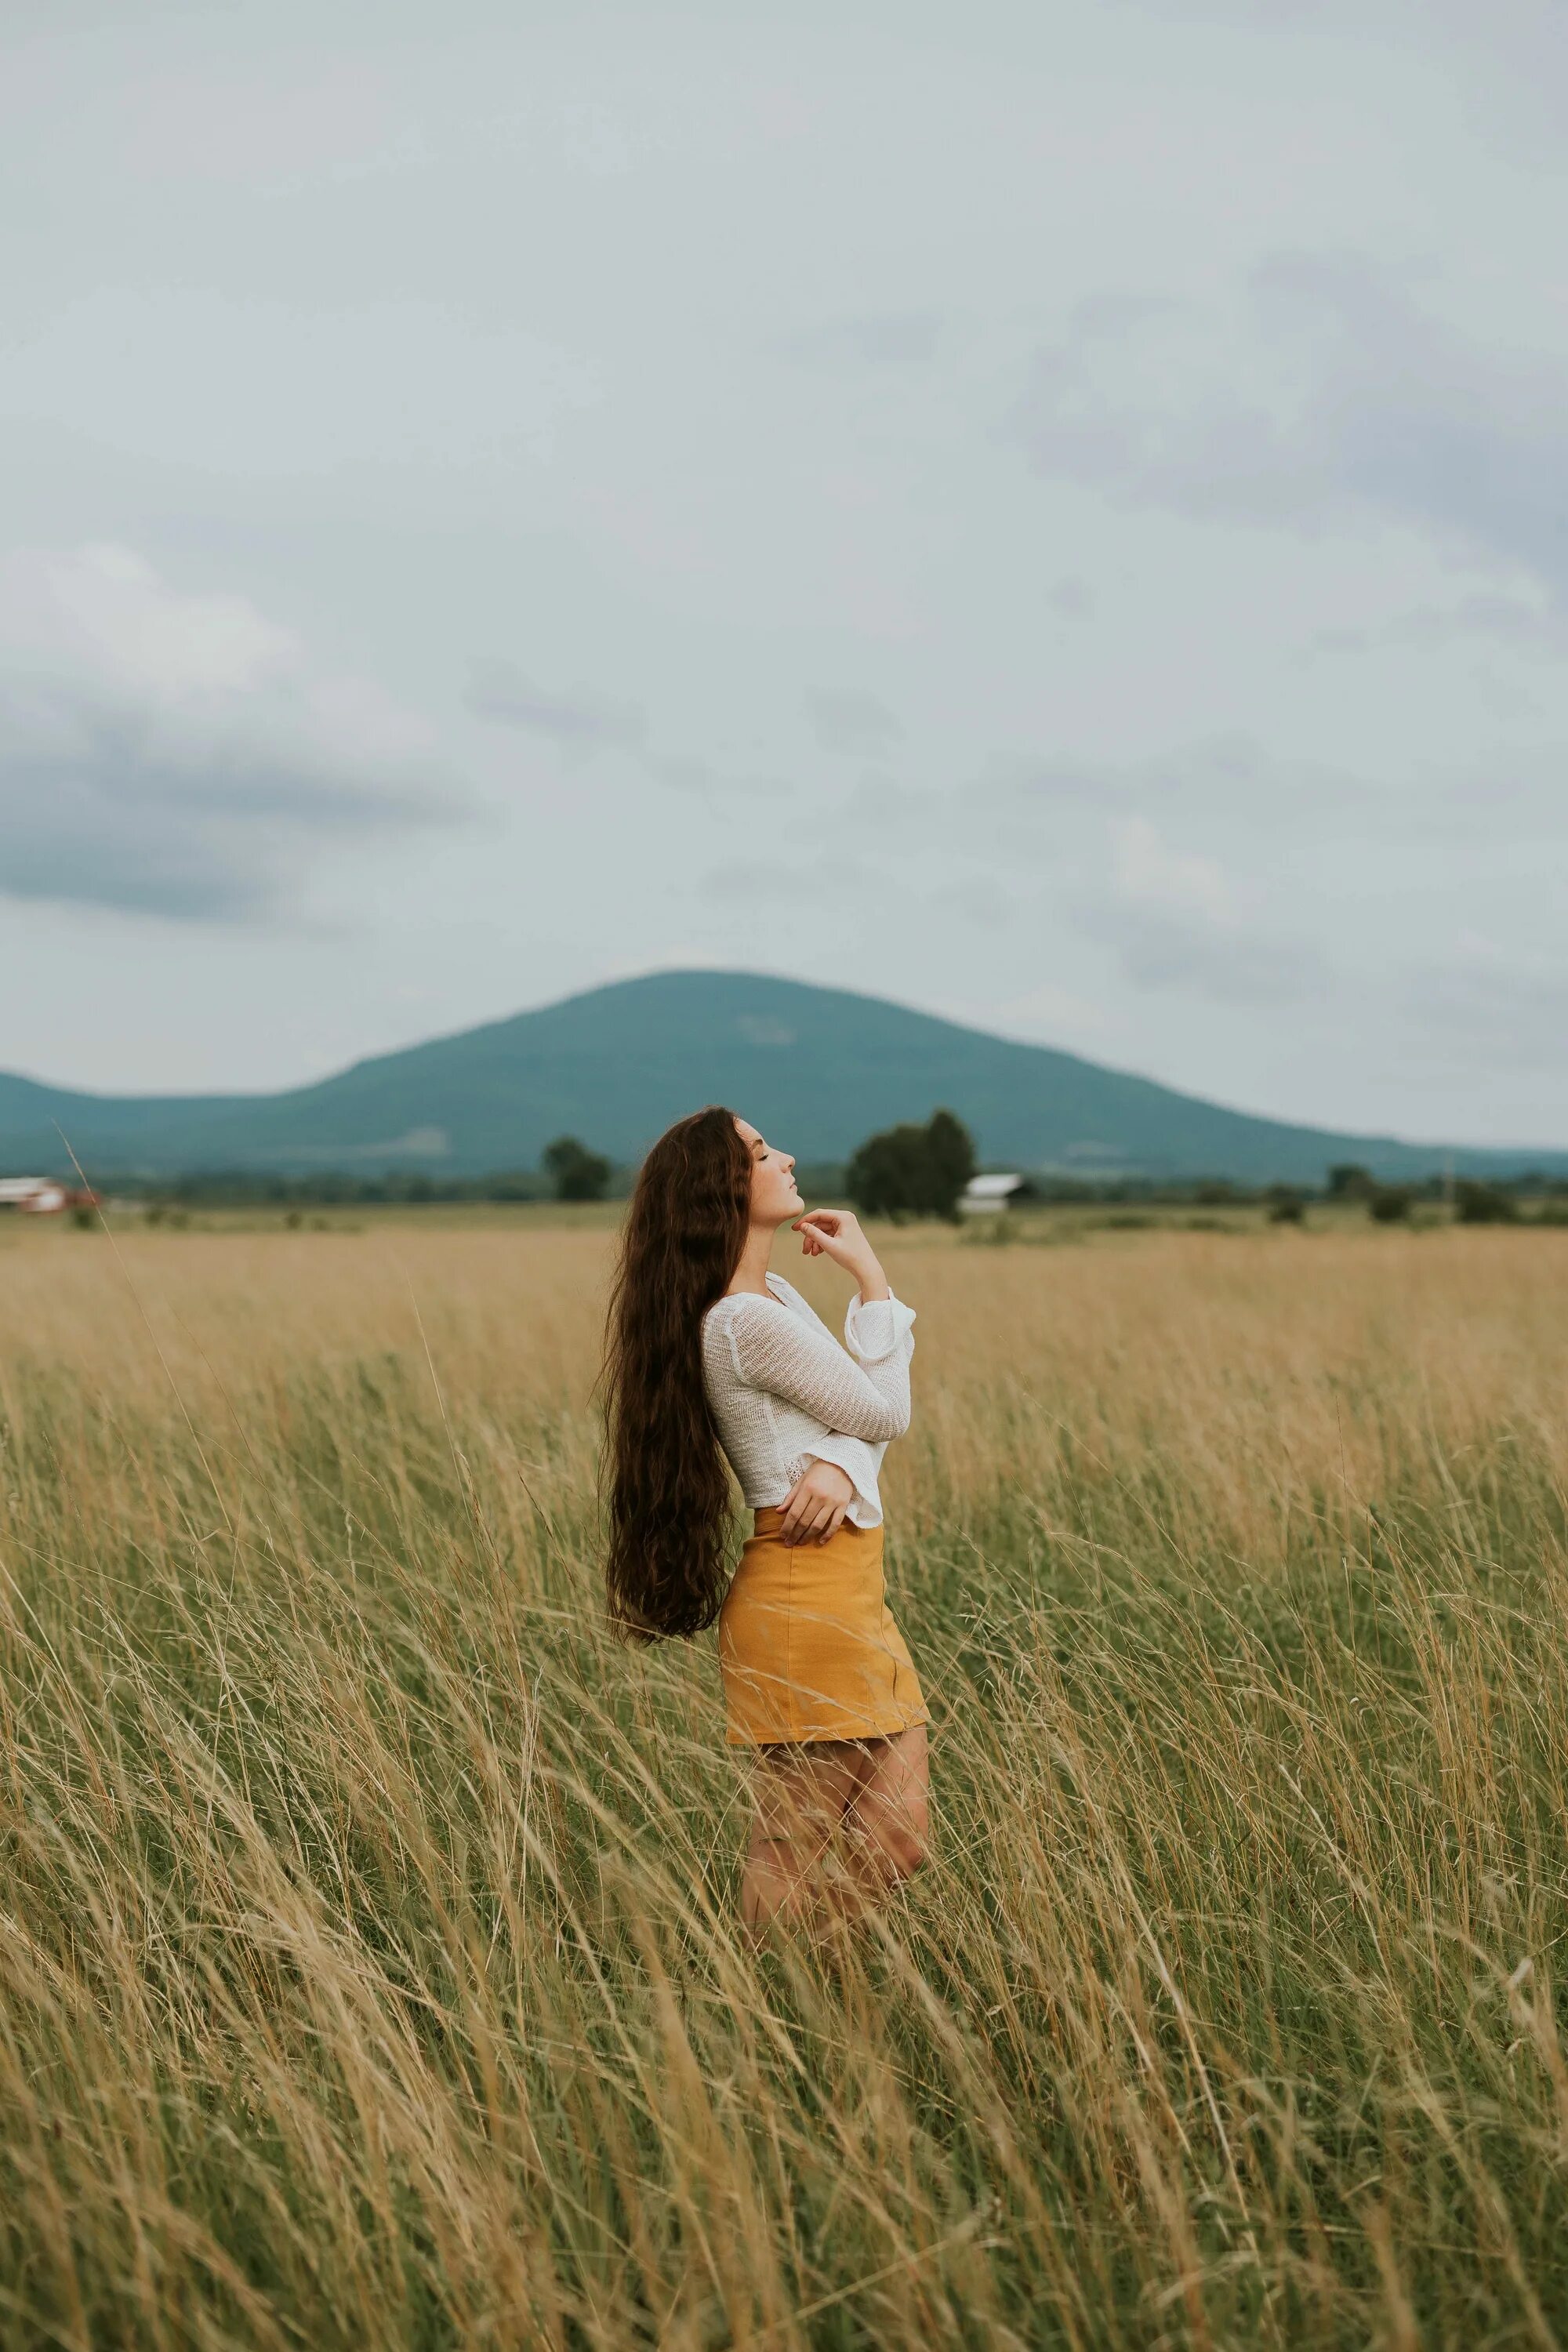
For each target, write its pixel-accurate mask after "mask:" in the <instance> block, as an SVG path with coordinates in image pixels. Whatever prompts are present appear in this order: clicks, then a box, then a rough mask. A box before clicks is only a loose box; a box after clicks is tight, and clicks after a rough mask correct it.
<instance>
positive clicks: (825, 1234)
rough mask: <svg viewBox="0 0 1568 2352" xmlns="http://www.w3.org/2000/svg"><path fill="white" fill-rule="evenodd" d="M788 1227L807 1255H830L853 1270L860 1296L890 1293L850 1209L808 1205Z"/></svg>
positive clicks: (880, 1268)
mask: <svg viewBox="0 0 1568 2352" xmlns="http://www.w3.org/2000/svg"><path fill="white" fill-rule="evenodd" d="M790 1230H791V1232H792V1233H796V1234H799V1235H800V1245H801V1248H802V1249H803V1250H804V1251H805V1255H806V1256H807V1257H830V1258H831V1259H832V1260H833V1263H834V1265H841V1266H842V1267H843V1268H844V1271H845V1273H846V1274H852V1275H853V1276H855V1279H856V1281H857V1282H858V1284H859V1286H860V1296H861V1297H862V1298H889V1297H891V1296H892V1293H891V1291H890V1289H889V1285H888V1277H887V1276H886V1275H885V1274H884V1273H883V1272H882V1267H881V1263H880V1261H879V1258H878V1255H877V1253H876V1251H875V1250H874V1249H873V1248H872V1247H871V1244H870V1243H869V1242H868V1240H867V1239H866V1236H865V1234H863V1233H862V1232H861V1230H860V1220H859V1218H858V1216H857V1215H856V1214H855V1212H854V1211H853V1209H807V1211H806V1213H805V1215H804V1216H803V1217H796V1219H795V1223H794V1224H793V1225H792V1226H791V1228H790Z"/></svg>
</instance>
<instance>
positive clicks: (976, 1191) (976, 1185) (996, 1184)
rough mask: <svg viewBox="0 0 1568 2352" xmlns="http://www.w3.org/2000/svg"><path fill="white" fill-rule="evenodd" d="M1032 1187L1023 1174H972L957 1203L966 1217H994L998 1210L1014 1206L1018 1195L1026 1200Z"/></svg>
mask: <svg viewBox="0 0 1568 2352" xmlns="http://www.w3.org/2000/svg"><path fill="white" fill-rule="evenodd" d="M1032 1189H1033V1188H1032V1187H1031V1185H1030V1184H1029V1182H1028V1181H1027V1179H1026V1177H1023V1176H1012V1175H1008V1176H972V1177H971V1178H970V1180H969V1181H968V1183H967V1184H966V1185H965V1186H964V1188H963V1192H961V1193H960V1194H959V1196H958V1205H959V1208H960V1210H961V1211H962V1212H963V1215H964V1216H966V1217H994V1216H995V1215H996V1213H997V1212H998V1211H999V1210H1002V1209H1011V1208H1016V1206H1017V1203H1018V1200H1019V1198H1020V1197H1021V1198H1023V1199H1024V1200H1027V1199H1028V1198H1029V1195H1030V1192H1031V1191H1032Z"/></svg>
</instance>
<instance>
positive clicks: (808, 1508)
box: [779, 1462, 855, 1544]
mask: <svg viewBox="0 0 1568 2352" xmlns="http://www.w3.org/2000/svg"><path fill="white" fill-rule="evenodd" d="M854 1500H855V1481H854V1479H853V1478H851V1476H850V1475H849V1473H848V1471H847V1470H841V1469H840V1468H839V1467H838V1465H837V1462H814V1463H813V1464H812V1465H811V1467H810V1469H809V1470H807V1471H805V1472H804V1473H803V1475H801V1476H800V1477H798V1478H797V1479H796V1480H795V1485H794V1486H792V1487H791V1488H790V1490H789V1493H788V1494H787V1495H786V1496H784V1517H783V1518H782V1519H781V1520H780V1521H779V1540H780V1541H781V1543H786V1544H797V1543H807V1542H809V1541H811V1540H812V1539H813V1538H815V1539H816V1542H817V1543H826V1541H827V1538H828V1537H829V1536H832V1535H837V1532H838V1529H839V1528H840V1527H841V1526H842V1525H843V1521H844V1514H845V1512H846V1511H847V1509H848V1508H849V1506H850V1504H851V1503H852V1502H853V1501H854Z"/></svg>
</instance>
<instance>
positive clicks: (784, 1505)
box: [605, 1106, 927, 1931]
mask: <svg viewBox="0 0 1568 2352" xmlns="http://www.w3.org/2000/svg"><path fill="white" fill-rule="evenodd" d="M794 1170H795V1162H794V1160H792V1159H791V1157H790V1155H789V1153H788V1152H786V1151H780V1150H776V1149H774V1148H773V1146H772V1145H770V1144H768V1143H767V1142H765V1141H764V1140H763V1137H762V1136H761V1135H759V1134H758V1132H757V1130H756V1129H755V1128H754V1127H752V1126H751V1125H749V1124H748V1122H747V1121H746V1120H745V1119H743V1118H737V1117H736V1116H735V1114H734V1113H733V1112H731V1111H728V1110H724V1109H721V1108H717V1107H713V1106H710V1108H708V1109H706V1110H700V1111H697V1112H696V1113H694V1114H693V1116H692V1117H691V1118H683V1119H681V1120H680V1121H679V1123H678V1124H677V1125H676V1126H674V1127H672V1128H670V1129H669V1130H668V1133H667V1134H665V1135H662V1136H661V1137H660V1138H659V1139H658V1142H657V1143H656V1144H655V1145H654V1147H653V1150H651V1151H650V1152H649V1153H648V1155H647V1159H646V1160H644V1162H643V1166H642V1172H641V1174H640V1175H639V1176H638V1178H637V1189H636V1191H635V1192H634V1193H633V1195H632V1202H631V1207H630V1211H629V1213H628V1215H627V1218H626V1234H625V1238H624V1241H623V1244H622V1249H621V1259H620V1265H619V1268H618V1271H617V1274H616V1285H615V1289H614V1293H613V1296H612V1299H611V1307H610V1322H609V1334H608V1349H607V1356H606V1363H605V1391H606V1402H607V1404H608V1407H609V1416H610V1450H609V1459H608V1469H609V1478H608V1488H609V1497H608V1499H609V1552H608V1558H607V1560H606V1582H607V1586H608V1592H609V1602H610V1610H611V1613H612V1615H613V1617H614V1618H615V1619H616V1622H617V1623H618V1624H620V1625H621V1626H622V1627H623V1628H624V1629H625V1630H626V1632H627V1633H630V1634H631V1635H633V1636H634V1637H637V1638H639V1639H642V1640H645V1641H655V1640H658V1638H659V1637H660V1636H662V1635H668V1634H690V1633H697V1632H699V1631H700V1629H701V1628H702V1627H703V1626H705V1625H710V1624H711V1623H712V1622H713V1620H714V1619H715V1617H717V1619H718V1621H719V1662H720V1666H721V1672H722V1675H723V1681H724V1700H725V1711H726V1715H727V1717H728V1722H727V1729H726V1737H727V1738H728V1739H729V1741H730V1744H731V1746H732V1747H742V1748H752V1749H754V1751H755V1763H756V1769H755V1775H754V1783H753V1785H754V1790H755V1796H756V1812H755V1819H754V1821H753V1822H752V1833H751V1843H750V1846H749V1848H748V1851H747V1855H746V1866H745V1875H744V1879H743V1883H742V1896H741V1902H742V1917H743V1919H744V1921H745V1923H746V1925H747V1927H749V1928H751V1929H752V1930H753V1931H755V1930H758V1929H760V1928H762V1927H764V1926H765V1925H766V1923H767V1922H768V1921H769V1920H771V1919H773V1918H775V1917H778V1916H787V1917H815V1916H817V1915H818V1914H819V1913H821V1912H822V1911H825V1910H836V1911H840V1912H843V1911H852V1910H854V1909H856V1908H858V1907H859V1906H860V1905H862V1904H863V1903H864V1902H866V1901H867V1900H868V1899H872V1900H874V1899H875V1898H876V1897H877V1896H878V1895H880V1894H883V1893H885V1892H886V1891H887V1890H888V1889H889V1887H890V1886H892V1885H896V1884H897V1883H898V1882H899V1881H900V1880H901V1879H903V1878H906V1877H908V1875H909V1874H910V1872H911V1871H913V1870H915V1869H917V1868H918V1867H919V1865H920V1864H921V1861H922V1860H923V1859H924V1855H925V1838H926V1733H925V1726H926V1720H927V1717H926V1707H925V1701H924V1698H923V1697H922V1696H921V1686H920V1682H919V1679H918V1677H917V1675H916V1674H915V1670H914V1667H913V1666H912V1664H910V1654H909V1652H908V1650H907V1649H906V1648H905V1646H904V1643H903V1637H902V1636H901V1634H900V1632H899V1629H898V1627H897V1626H896V1625H895V1624H894V1622H893V1619H892V1615H891V1612H889V1608H888V1605H887V1601H886V1599H885V1598H884V1594H883V1587H882V1507H881V1501H880V1497H879V1493H878V1486H877V1481H878V1473H879V1469H880V1467H881V1461H882V1455H883V1454H884V1452H885V1451H886V1448H887V1444H888V1441H889V1439H890V1438H894V1437H899V1436H901V1435H902V1434H903V1432H904V1431H905V1430H906V1429H907V1428H908V1427H909V1422H910V1356H911V1354H912V1353H913V1351H914V1339H913V1336H912V1334H911V1331H910V1325H911V1324H912V1323H913V1321H914V1319H915V1318H914V1313H913V1310H912V1308H910V1307H906V1306H904V1305H903V1303H902V1302H901V1300H900V1299H897V1298H895V1297H893V1294H892V1292H891V1290H890V1289H889V1286H888V1278H887V1276H886V1275H885V1274H884V1273H883V1271H882V1269H881V1266H880V1265H879V1263H878V1260H877V1255H876V1253H875V1251H874V1250H873V1249H872V1247H871V1244H870V1243H869V1242H868V1240H867V1238H866V1236H865V1234H863V1233H862V1232H861V1230H860V1227H859V1224H858V1222H857V1220H856V1219H855V1218H854V1217H853V1216H852V1215H851V1214H850V1213H849V1211H848V1210H847V1209H811V1210H807V1209H806V1207H805V1202H804V1201H803V1200H802V1198H801V1196H800V1193H799V1192H797V1191H796V1189H795V1175H794ZM784 1225H789V1226H790V1227H791V1228H792V1229H793V1231H795V1233H797V1234H799V1235H800V1237H801V1247H802V1250H803V1252H804V1254H805V1255H806V1256H807V1257H828V1258H831V1259H832V1260H833V1262H834V1264H835V1265H840V1266H842V1267H843V1268H844V1270H845V1272H846V1273H847V1274H848V1275H849V1276H852V1277H853V1279H854V1281H855V1282H856V1284H857V1285H858V1291H857V1295H856V1297H854V1298H853V1299H852V1300H851V1302H850V1305H849V1307H848V1311H847V1315H846V1318H845V1326H844V1337H845V1346H844V1347H840V1346H839V1344H838V1342H837V1340H836V1339H834V1338H833V1336H832V1334H831V1333H830V1332H829V1330H828V1329H827V1328H826V1324H824V1323H823V1322H822V1321H821V1320H820V1319H819V1318H818V1317H817V1316H816V1315H815V1314H814V1313H813V1312H812V1310H811V1308H810V1307H808V1306H807V1305H806V1303H805V1299H804V1298H802V1297H801V1296H800V1294H799V1292H798V1291H797V1290H795V1289H794V1288H793V1287H792V1286H791V1285H790V1284H789V1283H787V1282H785V1281H784V1278H783V1276H780V1275H776V1274H772V1273H770V1272H769V1271H768V1258H769V1255H770V1254H771V1252H772V1249H773V1242H774V1239H775V1237H776V1235H777V1234H778V1233H779V1231H780V1229H781V1228H782V1227H783V1226H784ZM726 1455H727V1456H728V1458H729V1462H730V1465H731V1468H732V1469H733V1471H734V1473H735V1476H736V1477H737V1479H738V1480H739V1481H740V1485H741V1489H742V1494H743V1496H744V1497H745V1500H746V1502H747V1503H748V1505H749V1506H750V1507H751V1508H752V1511H753V1512H754V1514H755V1518H754V1532H753V1533H752V1537H751V1538H750V1540H749V1541H748V1542H747V1543H746V1545H745V1548H744V1550H743V1551H742V1557H741V1562H740V1566H739V1568H738V1569H737V1570H736V1571H735V1575H734V1578H733V1580H732V1581H731V1580H729V1579H728V1560H727V1540H726V1539H727V1536H728V1531H729V1524H730V1484H729V1479H728V1477H727V1475H726V1474H725V1468H724V1457H725V1456H726ZM726 1587H727V1589H726ZM830 1846H835V1847H837V1848H838V1849H839V1850H840V1851H841V1853H842V1854H843V1857H844V1861H845V1864H846V1871H845V1874H842V1875H839V1876H837V1877H836V1878H835V1879H833V1880H832V1881H831V1882H830V1879H829V1875H828V1874H827V1873H826V1871H825V1869H824V1863H825V1860H826V1855H827V1853H828V1850H829V1847H830Z"/></svg>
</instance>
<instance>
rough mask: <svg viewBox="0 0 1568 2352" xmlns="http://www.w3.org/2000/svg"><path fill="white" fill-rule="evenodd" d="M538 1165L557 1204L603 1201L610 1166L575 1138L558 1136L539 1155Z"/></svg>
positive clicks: (608, 1179)
mask: <svg viewBox="0 0 1568 2352" xmlns="http://www.w3.org/2000/svg"><path fill="white" fill-rule="evenodd" d="M539 1157H540V1163H541V1165H542V1168H543V1170H544V1172H545V1174H546V1175H547V1176H548V1177H549V1178H550V1181H551V1182H552V1184H553V1185H554V1187H555V1197H556V1199H557V1200H558V1201H602V1200H603V1199H604V1197H605V1187H606V1186H607V1185H608V1183H609V1181H610V1163H609V1161H608V1160H601V1159H600V1157H599V1155H598V1153H597V1152H596V1151H590V1150H589V1149H588V1147H587V1145H586V1144H585V1143H579V1142H578V1140H577V1138H576V1137H575V1136H574V1135H558V1136H557V1137H556V1139H555V1140H554V1142H553V1143H547V1144H546V1145H545V1147H544V1149H543V1150H542V1152H541V1153H540V1155H539Z"/></svg>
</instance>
